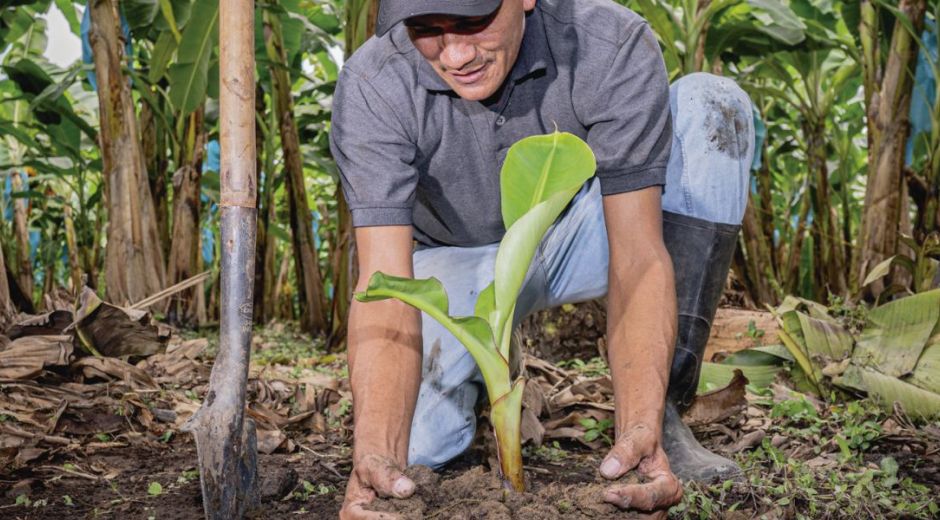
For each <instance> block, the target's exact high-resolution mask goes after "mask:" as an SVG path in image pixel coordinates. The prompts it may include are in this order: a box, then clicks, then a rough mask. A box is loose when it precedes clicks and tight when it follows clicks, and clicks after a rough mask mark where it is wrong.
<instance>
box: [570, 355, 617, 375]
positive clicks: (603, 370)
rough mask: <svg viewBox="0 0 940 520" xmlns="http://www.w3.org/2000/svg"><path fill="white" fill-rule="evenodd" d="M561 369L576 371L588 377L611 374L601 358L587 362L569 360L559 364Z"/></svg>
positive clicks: (576, 359)
mask: <svg viewBox="0 0 940 520" xmlns="http://www.w3.org/2000/svg"><path fill="white" fill-rule="evenodd" d="M558 366H559V367H562V368H567V369H570V370H576V371H578V372H580V373H582V374H584V375H585V376H587V377H599V376H605V375H607V374H609V373H610V369H609V368H608V367H607V362H606V361H604V359H603V358H601V357H593V358H591V359H589V360H587V361H584V360H583V359H578V358H574V359H569V360H567V361H562V362H560V363H558Z"/></svg>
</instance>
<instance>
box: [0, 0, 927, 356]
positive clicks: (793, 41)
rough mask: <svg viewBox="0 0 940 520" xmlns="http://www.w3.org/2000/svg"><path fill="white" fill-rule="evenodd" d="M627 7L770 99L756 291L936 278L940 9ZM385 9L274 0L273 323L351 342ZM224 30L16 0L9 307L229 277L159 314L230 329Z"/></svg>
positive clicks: (267, 50)
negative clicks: (58, 42) (367, 140)
mask: <svg viewBox="0 0 940 520" xmlns="http://www.w3.org/2000/svg"><path fill="white" fill-rule="evenodd" d="M622 1H623V3H625V4H626V5H628V6H629V7H631V8H633V9H635V10H637V11H638V12H640V13H641V14H642V15H644V16H645V17H646V18H647V19H648V20H649V21H650V23H651V25H652V26H653V28H654V29H655V31H656V32H657V34H658V35H659V37H660V40H661V44H662V48H663V52H664V56H665V59H666V64H667V67H668V69H669V72H670V75H671V76H672V77H673V78H676V77H679V76H681V75H683V74H688V73H692V72H696V71H710V72H713V73H717V74H723V75H726V76H729V77H732V78H734V79H735V80H736V81H738V82H739V83H740V84H741V85H742V86H743V87H744V88H745V89H746V90H747V91H748V92H749V93H750V94H751V96H752V99H753V100H754V104H755V109H756V110H755V113H756V115H757V117H758V118H759V119H760V120H761V121H762V124H760V125H759V129H760V131H761V132H760V133H761V137H762V141H761V148H760V150H761V156H760V159H759V162H756V164H755V170H754V173H755V174H754V178H753V185H752V191H751V200H750V205H749V207H748V212H747V215H746V217H745V222H744V232H743V233H742V238H741V242H740V247H739V250H738V252H737V254H736V255H735V262H734V274H733V277H732V283H733V285H734V287H736V288H737V289H738V292H737V294H738V295H739V299H740V301H741V303H746V304H749V305H756V306H762V305H776V304H778V303H780V302H781V301H782V300H783V297H784V296H786V295H788V294H795V295H799V296H802V297H805V298H809V299H814V300H817V301H822V302H825V303H828V302H832V301H840V302H844V301H850V302H852V301H857V300H859V299H864V300H869V301H872V300H874V299H876V298H880V299H882V300H887V299H890V298H891V297H892V296H893V295H896V294H898V293H904V292H916V291H919V290H924V289H927V288H929V287H930V286H931V285H936V264H937V262H936V257H937V255H938V252H937V249H938V242H940V239H938V235H937V232H938V229H940V203H938V200H940V161H938V160H937V157H938V154H940V127H938V126H940V125H936V124H933V123H935V122H936V121H937V120H938V119H940V102H938V96H937V92H936V90H937V83H936V81H934V80H933V78H934V77H935V74H934V73H935V71H936V70H937V69H938V67H940V64H938V62H937V54H936V41H937V30H938V29H937V24H936V20H937V16H938V14H940V7H937V6H933V5H931V6H928V5H927V4H928V3H927V2H926V1H925V0H902V1H900V2H898V1H889V0H865V1H840V0H622ZM376 4H377V3H376V2H374V1H372V0H350V1H347V2H343V1H342V0H330V1H323V0H318V1H313V0H272V1H266V2H258V4H257V5H258V8H257V17H256V19H257V28H256V58H257V62H258V68H257V71H256V74H257V84H258V88H257V107H258V108H257V130H258V141H257V142H258V165H257V171H258V180H257V182H258V186H259V190H258V193H259V195H258V206H259V208H260V217H259V229H260V232H259V240H258V262H257V265H258V269H257V273H256V287H257V290H256V294H257V298H256V309H257V311H256V313H255V316H256V319H257V320H258V321H259V322H268V321H269V320H272V319H279V320H296V321H298V322H299V323H300V324H301V326H302V328H303V329H304V330H306V331H308V332H311V333H314V334H322V335H323V337H324V338H326V339H328V340H329V343H330V345H332V346H338V345H341V344H342V340H343V328H344V327H343V323H344V320H345V312H346V308H347V306H348V301H349V295H350V281H351V280H352V279H354V276H355V273H354V272H353V270H352V269H351V268H350V265H351V263H350V261H349V259H350V258H351V255H352V254H354V247H353V244H352V241H351V235H350V232H349V221H348V217H347V212H346V210H345V204H344V201H343V200H342V197H341V194H340V192H339V191H338V190H337V174H336V168H335V165H334V164H333V162H332V160H331V158H330V155H329V150H328V147H327V135H328V131H329V117H330V96H331V94H332V92H333V88H334V85H335V81H336V77H337V71H338V70H339V68H340V67H341V66H342V61H343V57H344V54H348V52H349V51H351V50H352V49H354V48H355V47H356V45H357V44H359V43H361V42H362V41H363V40H364V39H365V37H366V36H368V35H369V34H370V32H371V31H370V26H369V24H370V14H371V15H372V16H374V12H375V8H376ZM50 9H58V10H61V12H62V13H63V14H64V15H65V17H66V19H67V20H68V22H69V27H70V30H71V31H72V32H74V33H75V34H80V33H81V27H82V26H83V24H84V25H87V26H88V28H89V31H88V32H89V38H88V40H89V41H88V43H89V44H90V48H91V51H92V52H91V56H89V57H90V58H91V59H90V60H88V61H89V62H88V63H82V62H81V61H78V62H76V63H74V64H73V65H71V66H69V67H67V68H65V69H62V68H60V67H57V66H55V65H53V64H52V63H50V62H49V61H48V60H47V59H46V58H45V57H44V52H45V50H46V46H47V35H46V23H45V20H44V19H43V18H42V17H41V15H42V14H44V13H47V12H49V10H50ZM83 17H84V18H85V19H84V20H83ZM217 26H218V2H217V0H204V1H199V2H196V1H194V0H125V1H123V2H116V1H115V0H90V2H89V3H88V4H87V6H83V5H79V4H76V3H73V2H70V1H68V0H55V1H54V2H53V0H38V1H30V0H0V56H2V58H0V59H2V69H0V135H2V137H0V142H2V145H0V174H2V178H3V181H4V186H5V187H6V189H4V190H3V195H2V198H0V207H2V211H0V243H2V257H0V262H2V264H3V266H4V267H3V268H2V269H3V270H5V271H6V273H7V274H8V275H7V277H6V284H4V283H3V277H0V306H2V308H0V314H3V315H4V316H6V317H8V316H9V315H10V313H11V312H12V311H13V310H20V311H33V310H37V311H38V310H42V309H47V308H51V307H52V306H54V305H55V301H57V300H58V299H63V298H64V299H66V300H70V299H72V298H73V297H74V295H75V294H76V292H77V291H78V289H79V288H80V287H81V286H82V284H87V285H89V286H90V287H92V288H95V289H96V290H97V291H98V292H99V293H100V294H102V295H103V296H105V297H106V298H107V299H108V300H110V301H113V302H115V303H118V304H124V303H133V302H138V301H140V300H143V299H144V298H146V297H147V296H150V295H152V294H153V293H156V292H158V291H159V290H161V289H163V288H165V287H167V286H169V285H172V284H174V283H177V282H181V281H183V280H186V279H188V278H190V277H192V276H193V275H196V274H197V273H200V272H203V271H208V272H210V273H211V276H210V277H209V280H208V281H207V282H206V283H204V284H202V285H200V286H197V287H195V288H192V289H188V290H185V291H183V292H181V293H178V294H177V295H176V296H175V297H174V298H173V299H172V301H171V302H170V303H169V304H166V305H164V306H163V307H162V308H160V309H159V311H160V312H162V313H163V314H164V315H165V316H166V317H167V318H168V319H169V320H170V321H173V322H175V323H182V324H194V325H208V324H211V323H213V322H214V321H215V320H216V316H217V313H218V283H217V279H218V258H219V255H218V251H217V249H218V247H217V243H218V213H217V211H216V202H217V199H218V186H219V174H218V171H217V169H218V161H217V160H215V159H214V156H216V154H217V144H216V142H217V134H218V131H217V111H218V110H217V102H216V97H217V95H218V79H217V70H218V42H217V31H218V29H217ZM915 79H916V81H915ZM95 85H96V86H97V90H96V89H95ZM912 107H913V108H912ZM911 116H913V120H912V119H911ZM931 256H932V257H933V258H931ZM8 294H9V295H8Z"/></svg>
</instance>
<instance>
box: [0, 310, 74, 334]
mask: <svg viewBox="0 0 940 520" xmlns="http://www.w3.org/2000/svg"><path fill="white" fill-rule="evenodd" d="M70 323H72V313H71V312H69V311H52V312H47V313H46V314H39V315H37V316H29V317H27V318H25V319H22V320H19V321H18V322H16V323H14V324H13V325H12V326H10V328H9V330H7V332H6V335H7V336H9V337H10V339H17V338H22V337H24V336H58V335H60V334H62V331H64V330H65V329H66V327H68V326H69V324H70Z"/></svg>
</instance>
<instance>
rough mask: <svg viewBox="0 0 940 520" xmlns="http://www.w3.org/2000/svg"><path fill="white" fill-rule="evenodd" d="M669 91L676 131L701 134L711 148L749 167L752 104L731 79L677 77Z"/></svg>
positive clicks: (752, 116) (751, 137)
mask: <svg viewBox="0 0 940 520" xmlns="http://www.w3.org/2000/svg"><path fill="white" fill-rule="evenodd" d="M670 90H671V94H672V97H673V101H674V102H675V103H676V113H675V114H674V115H675V119H676V121H675V126H676V131H677V132H682V133H684V134H688V133H689V132H693V131H701V132H704V133H705V134H704V135H703V137H704V138H705V144H706V145H707V146H709V147H710V149H712V150H714V151H716V152H718V153H720V154H723V155H726V156H728V157H730V158H732V159H738V160H740V161H741V162H742V163H746V166H747V167H750V159H751V157H752V156H753V153H754V150H753V147H754V115H753V105H752V104H751V99H750V98H749V97H748V95H747V93H746V92H744V90H743V89H742V88H741V87H740V86H738V84H737V83H735V82H734V80H732V79H730V78H725V77H721V76H716V75H714V74H708V73H706V72H697V73H694V74H689V75H686V76H683V77H681V78H679V79H678V80H676V81H675V82H674V83H673V84H672V86H671V88H670ZM746 171H747V170H745V172H746Z"/></svg>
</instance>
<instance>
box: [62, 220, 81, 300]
mask: <svg viewBox="0 0 940 520" xmlns="http://www.w3.org/2000/svg"><path fill="white" fill-rule="evenodd" d="M64 214H65V243H66V246H67V248H68V254H69V273H70V277H71V278H72V294H73V295H75V296H78V295H79V294H81V290H82V267H81V264H80V263H79V260H78V239H77V236H76V235H75V221H74V220H73V219H72V207H71V206H65V208H64Z"/></svg>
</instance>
